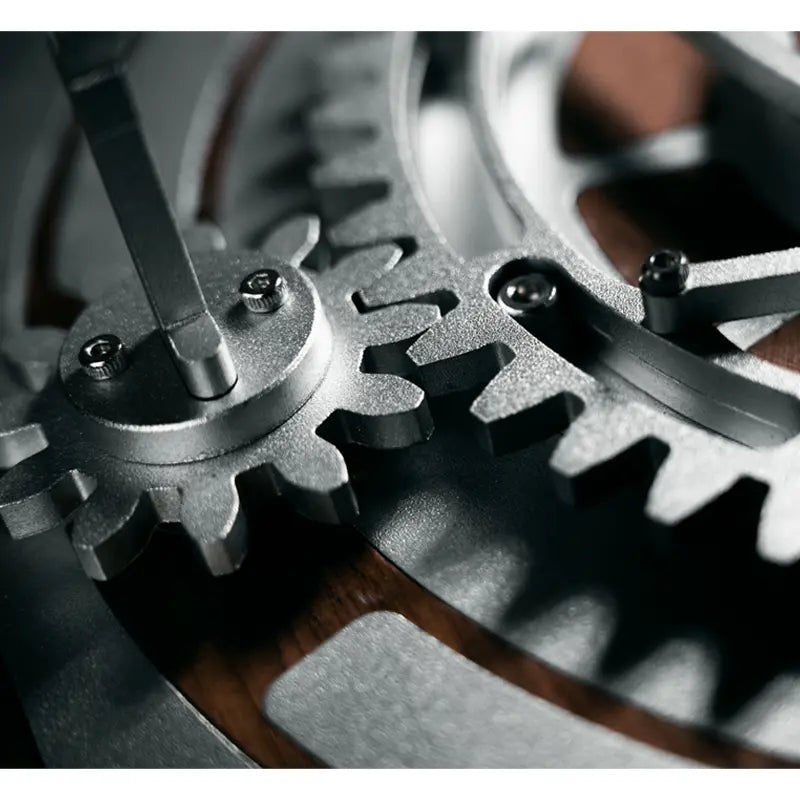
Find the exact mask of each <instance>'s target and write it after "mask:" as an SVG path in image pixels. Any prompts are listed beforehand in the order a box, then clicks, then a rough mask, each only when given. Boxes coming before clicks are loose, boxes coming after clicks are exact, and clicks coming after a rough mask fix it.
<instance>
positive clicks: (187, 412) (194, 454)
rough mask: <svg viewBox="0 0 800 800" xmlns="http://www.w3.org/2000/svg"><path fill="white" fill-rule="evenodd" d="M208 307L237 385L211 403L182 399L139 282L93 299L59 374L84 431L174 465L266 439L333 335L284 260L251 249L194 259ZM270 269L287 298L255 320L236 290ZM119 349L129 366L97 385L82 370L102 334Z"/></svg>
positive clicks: (321, 365)
mask: <svg viewBox="0 0 800 800" xmlns="http://www.w3.org/2000/svg"><path fill="white" fill-rule="evenodd" d="M194 263H195V265H196V269H197V275H198V280H199V281H200V285H201V287H202V289H203V292H204V294H205V296H206V299H207V301H208V304H209V310H210V311H211V314H212V316H213V317H214V319H215V321H216V322H217V324H218V325H219V327H220V331H221V332H222V335H223V337H224V338H225V341H226V343H227V345H228V348H229V350H230V353H231V357H232V360H233V363H234V365H235V367H236V371H237V375H238V379H237V381H236V384H235V386H234V387H233V389H231V391H229V392H228V393H227V394H225V395H223V396H222V397H220V398H217V399H215V400H211V401H203V400H196V399H194V398H192V397H191V396H189V395H188V394H187V392H186V389H185V387H184V385H183V382H182V381H181V379H180V376H179V374H178V373H177V372H176V370H175V369H174V368H173V366H172V363H171V358H170V354H169V352H168V350H167V348H166V347H165V346H164V342H163V338H162V337H161V336H160V335H159V332H158V331H156V330H153V317H152V312H151V310H150V307H149V305H148V303H147V299H146V297H145V294H144V291H143V290H142V288H141V286H140V285H139V284H138V283H137V282H135V281H131V282H128V283H126V284H124V285H123V286H121V287H120V288H119V289H118V290H117V291H116V292H114V293H113V294H111V295H109V296H107V297H105V298H103V299H102V300H100V301H98V302H96V303H93V304H92V305H91V306H89V307H88V308H87V309H86V310H85V311H84V312H83V314H81V316H80V317H79V318H78V320H77V321H76V323H75V325H73V327H72V329H71V330H70V332H69V333H68V334H67V338H66V341H65V343H64V347H63V348H62V351H61V357H60V359H59V377H60V379H61V382H62V384H63V386H64V389H65V393H66V396H67V398H68V399H69V401H70V402H71V404H72V405H74V406H75V408H76V409H77V410H78V412H79V417H78V418H77V419H76V423H75V424H77V425H80V426H81V428H82V430H83V431H84V432H85V435H86V436H87V437H88V438H90V439H91V440H92V441H93V442H95V443H96V444H97V445H98V446H100V447H103V448H105V449H107V450H108V451H110V452H112V453H120V454H123V455H124V457H125V458H127V459H131V460H136V461H143V462H147V463H163V464H173V463H181V462H186V461H192V460H196V459H200V458H207V457H208V456H210V455H214V454H217V453H221V452H226V451H228V450H232V449H234V448H236V447H238V446H239V445H241V444H244V443H245V442H248V441H251V440H253V439H255V438H258V437H259V436H263V435H264V434H266V433H269V431H271V430H273V429H274V428H276V427H277V426H278V425H280V424H281V423H282V422H284V421H285V420H286V419H288V418H289V417H290V416H291V415H292V414H293V413H294V412H295V411H297V409H298V408H299V407H300V406H301V405H302V404H303V403H304V402H305V401H306V400H308V398H309V397H310V395H311V393H312V392H313V391H314V389H316V387H317V386H318V385H319V384H320V382H321V380H322V378H323V375H324V374H325V370H326V369H327V367H328V362H329V360H330V355H331V336H330V329H329V326H328V324H327V321H326V320H325V315H324V313H323V311H322V307H321V304H320V300H319V296H318V295H317V292H316V289H315V288H314V286H313V284H312V283H311V282H310V281H309V280H308V279H307V278H306V277H305V276H304V275H303V274H302V273H301V272H300V271H299V270H296V269H294V268H293V267H291V266H290V265H289V264H286V263H281V262H280V261H279V260H277V259H274V258H270V257H269V256H265V255H263V254H262V253H258V252H242V253H235V254H234V253H228V252H227V251H221V252H214V251H212V252H209V253H205V254H202V255H198V256H195V258H194ZM266 269H269V270H271V271H273V272H274V273H275V274H276V276H277V277H278V278H279V279H280V281H281V282H282V283H283V284H285V291H286V298H287V299H286V302H285V303H283V304H282V306H281V307H280V308H279V309H276V310H275V313H272V314H254V313H251V312H250V310H249V309H248V307H247V306H245V304H244V303H243V302H242V298H241V295H240V293H239V289H238V287H239V285H240V283H241V282H242V281H243V280H244V279H245V278H246V276H249V275H251V274H252V273H254V272H255V271H257V270H266ZM112 330H113V331H114V334H115V336H116V337H118V338H119V339H120V340H121V341H123V342H125V343H126V347H127V348H128V350H129V352H130V355H129V362H130V363H129V365H128V367H127V369H126V370H125V371H124V372H123V373H121V374H119V375H116V377H114V378H113V379H112V380H108V381H103V382H102V383H98V382H97V381H95V380H92V379H91V378H90V377H88V376H87V375H86V374H84V371H83V369H82V365H81V363H80V360H79V354H80V353H81V352H82V348H83V346H84V345H83V343H84V342H86V341H90V340H92V339H93V338H94V337H96V336H97V335H98V334H100V333H101V332H103V331H112Z"/></svg>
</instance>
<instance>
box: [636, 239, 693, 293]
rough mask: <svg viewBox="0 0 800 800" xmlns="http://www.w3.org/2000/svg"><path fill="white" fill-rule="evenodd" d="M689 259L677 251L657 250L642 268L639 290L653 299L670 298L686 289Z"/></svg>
mask: <svg viewBox="0 0 800 800" xmlns="http://www.w3.org/2000/svg"><path fill="white" fill-rule="evenodd" d="M688 278H689V259H688V258H686V256H685V255H684V254H683V253H681V252H680V251H679V250H659V251H658V252H656V253H653V255H651V256H650V258H648V259H647V261H645V262H644V265H643V266H642V274H641V275H640V276H639V288H640V289H641V290H642V291H643V292H646V293H647V294H650V295H653V296H655V297H671V296H672V295H676V294H680V293H681V292H682V291H683V290H684V289H685V288H686V281H687V280H688Z"/></svg>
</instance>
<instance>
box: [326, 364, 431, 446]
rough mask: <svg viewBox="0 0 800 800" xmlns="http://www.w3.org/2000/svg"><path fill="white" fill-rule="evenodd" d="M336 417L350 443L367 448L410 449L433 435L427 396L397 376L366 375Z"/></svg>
mask: <svg viewBox="0 0 800 800" xmlns="http://www.w3.org/2000/svg"><path fill="white" fill-rule="evenodd" d="M334 417H335V418H336V421H337V424H338V425H339V426H340V428H341V431H342V433H343V435H344V437H345V439H346V441H349V442H352V443H355V444H361V445H364V446H366V447H376V448H383V449H389V448H396V447H407V446H408V445H411V444H414V443H416V442H420V441H423V440H425V439H427V438H428V437H429V436H430V435H431V433H432V432H433V421H432V420H431V415H430V411H429V409H428V404H427V402H426V400H425V393H424V392H423V391H422V389H420V388H419V387H418V386H415V385H414V384H413V383H411V382H410V381H407V380H405V379H403V378H400V377H398V376H396V375H366V374H363V373H362V374H361V375H360V376H359V379H358V385H357V386H356V387H355V391H352V392H351V394H350V396H349V398H348V401H347V402H346V403H345V404H344V405H343V406H342V408H340V409H339V410H338V411H337V412H335V414H334Z"/></svg>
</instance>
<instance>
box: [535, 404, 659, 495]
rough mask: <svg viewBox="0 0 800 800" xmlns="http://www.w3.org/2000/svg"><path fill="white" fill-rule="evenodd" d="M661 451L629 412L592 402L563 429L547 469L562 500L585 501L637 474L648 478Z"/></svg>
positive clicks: (604, 492) (648, 431)
mask: <svg viewBox="0 0 800 800" xmlns="http://www.w3.org/2000/svg"><path fill="white" fill-rule="evenodd" d="M665 450H666V445H664V444H662V443H661V441H659V440H658V439H657V437H655V436H654V434H653V433H651V431H650V430H649V428H648V426H647V424H646V421H645V420H643V419H639V417H638V415H636V414H634V413H632V412H631V409H630V408H625V409H623V408H621V407H619V406H618V405H616V404H615V403H614V402H613V401H611V402H606V401H604V400H601V399H596V400H594V401H592V402H590V403H589V405H588V407H587V409H586V410H585V411H584V412H583V413H582V414H580V415H579V416H578V418H577V419H576V420H575V421H574V422H573V423H572V424H571V425H570V427H569V428H568V429H567V432H566V434H565V435H564V437H563V438H562V439H561V441H560V442H559V443H558V445H557V446H556V449H555V451H554V452H553V455H552V458H551V460H550V466H551V468H552V469H553V471H554V472H555V475H556V479H557V485H558V489H559V491H560V493H561V494H562V496H564V497H565V498H566V499H568V500H570V501H571V502H575V503H588V502H594V501H596V500H599V499H602V497H603V496H605V495H606V494H607V493H608V492H610V491H611V490H613V488H615V487H616V486H618V485H620V484H622V483H624V482H625V481H629V480H635V479H637V478H638V477H639V476H640V475H641V474H642V472H649V473H650V475H651V476H652V474H653V473H654V470H655V469H656V467H657V465H658V463H659V462H660V459H661V457H663V455H664V451H665Z"/></svg>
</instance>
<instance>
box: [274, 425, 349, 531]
mask: <svg viewBox="0 0 800 800" xmlns="http://www.w3.org/2000/svg"><path fill="white" fill-rule="evenodd" d="M274 452H275V456H274V457H273V461H272V470H273V475H274V481H275V484H276V485H277V487H278V491H279V492H280V493H281V494H282V495H284V496H285V497H286V498H287V499H288V500H289V502H290V503H291V504H292V505H293V506H294V507H295V508H296V509H297V510H298V511H299V512H300V513H301V514H304V515H305V516H307V517H310V518H312V519H316V520H319V521H320V522H333V523H339V522H349V521H351V520H352V519H353V518H354V517H355V516H356V514H357V511H358V506H357V504H356V500H355V495H354V494H353V490H352V488H351V486H350V478H349V475H348V472H347V465H346V464H345V462H344V458H343V457H342V454H341V453H340V452H339V449H338V448H337V447H336V446H335V445H333V444H331V443H330V442H328V441H326V440H325V439H323V438H322V437H321V436H318V435H317V434H316V433H310V432H303V434H302V435H298V433H294V434H293V435H292V436H291V437H290V440H287V441H284V442H283V443H281V442H280V440H278V441H277V442H276V447H275V450H274Z"/></svg>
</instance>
